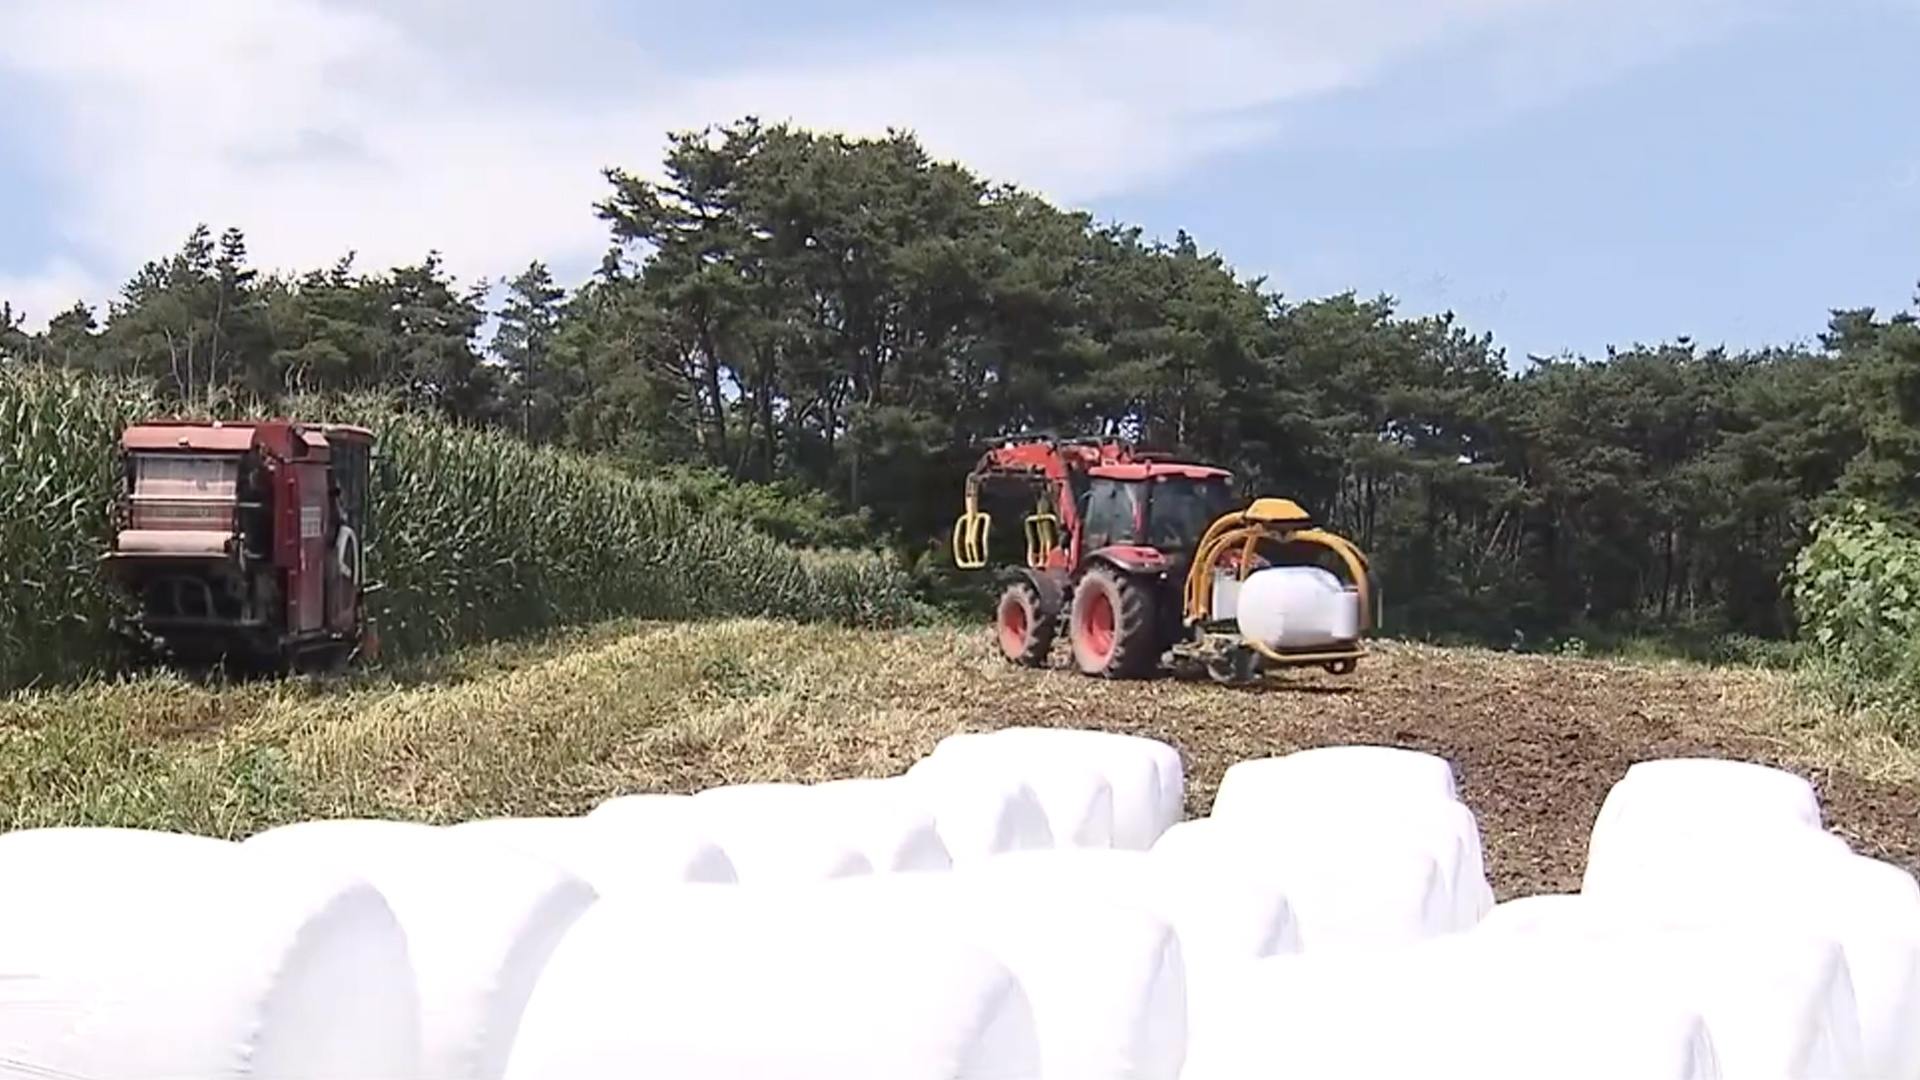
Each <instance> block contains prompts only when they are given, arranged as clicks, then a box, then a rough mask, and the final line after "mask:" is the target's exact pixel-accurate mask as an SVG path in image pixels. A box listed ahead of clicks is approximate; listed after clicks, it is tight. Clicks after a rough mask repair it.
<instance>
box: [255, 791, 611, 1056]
mask: <svg viewBox="0 0 1920 1080" xmlns="http://www.w3.org/2000/svg"><path fill="white" fill-rule="evenodd" d="M243 846H244V847H246V848H248V849H251V850H253V851H257V852H259V853H260V854H261V855H263V856H265V855H272V856H276V857H279V858H281V859H283V860H285V861H286V862H288V863H292V864H300V863H304V864H308V865H316V866H333V867H338V868H340V869H342V870H346V871H349V872H352V873H357V874H359V875H361V876H362V877H365V878H366V879H367V880H368V881H370V882H372V883H373V884H374V886H375V887H376V888H378V889H379V890H380V892H381V893H382V894H383V895H385V896H386V898H387V902H388V903H389V904H390V905H392V907H393V910H394V913H395V914H397V915H398V916H399V917H400V923H401V925H402V926H403V927H405V928H406V932H407V944H408V949H409V951H410V953H411V954H412V957H413V966H414V973H415V978H416V980H417V981H418V984H419V989H420V1003H421V1006H420V1013H421V1021H422V1030H423V1038H422V1041H423V1043H424V1050H423V1059H424V1073H423V1075H424V1076H425V1077H426V1078H427V1080H492V1078H495V1077H498V1076H500V1075H501V1073H502V1071H503V1070H504V1068H505V1066H506V1057H507V1051H508V1050H509V1049H510V1048H511V1047H512V1045H513V1039H514V1033H515V1031H516V1030H517V1029H518V1027H519V1023H520V1014H521V1011H522V1009H523V1008H524V1007H525V1005H526V1001H527V997H528V995H529V994H531V993H532V991H533V986H534V983H535V981H536V980H537V979H538V978H539V976H540V972H541V969H542V968H544V967H545V966H546V962H547V958H548V957H549V956H550V955H551V954H552V952H553V950H554V948H555V947H556V946H557V945H558V944H559V942H560V939H561V937H562V936H563V935H564V934H565V933H566V932H567V930H568V928H569V927H571V926H572V925H573V923H574V922H575V921H576V920H577V919H579V918H580V916H581V914H582V913H584V912H585V911H586V910H587V909H588V908H590V907H591V906H592V905H593V903H594V901H595V900H596V899H597V895H596V894H595V893H594V891H593V888H592V886H590V885H588V884H587V883H586V882H585V881H582V880H581V879H580V878H578V877H576V876H574V875H573V874H571V873H568V872H567V871H565V870H563V869H561V868H560V867H558V866H555V865H554V864H552V863H550V862H547V861H545V860H543V859H538V858H535V857H533V856H530V855H525V854H522V853H521V852H518V851H514V850H511V849H509V848H505V847H502V846H500V845H497V844H489V843H485V842H482V841H480V840H477V839H463V838H461V837H456V836H454V835H452V834H450V833H449V832H446V831H443V830H439V829H435V828H433V827H431V826H427V825H416V824H410V823H406V822H397V821H370V820H352V819H342V820H334V821H308V822H302V823H300V824H297V825H288V826H283V827H281V828H278V829H269V830H268V831H266V832H263V833H260V834H259V835H257V836H254V837H252V838H251V839H249V840H247V841H246V842H245V843H244V845H243Z"/></svg>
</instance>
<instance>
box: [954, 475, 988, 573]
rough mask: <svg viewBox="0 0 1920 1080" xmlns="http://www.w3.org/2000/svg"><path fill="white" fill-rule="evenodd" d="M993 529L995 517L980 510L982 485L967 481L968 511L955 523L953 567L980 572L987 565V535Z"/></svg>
mask: <svg viewBox="0 0 1920 1080" xmlns="http://www.w3.org/2000/svg"><path fill="white" fill-rule="evenodd" d="M992 528H993V515H992V514H989V513H986V512H984V511H982V510H981V509H980V485H979V484H978V483H977V482H975V481H973V480H971V479H969V480H968V481H967V502H966V510H965V511H963V512H962V513H961V515H960V517H959V519H958V520H956V521H955V522H954V523H953V565H955V566H957V567H959V568H960V569H962V570H980V569H984V568H985V567H986V565H987V533H988V531H989V530H990V529H992Z"/></svg>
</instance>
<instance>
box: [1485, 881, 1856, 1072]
mask: <svg viewBox="0 0 1920 1080" xmlns="http://www.w3.org/2000/svg"><path fill="white" fill-rule="evenodd" d="M1489 921H1490V922H1491V923H1492V926H1491V927H1487V928H1482V929H1476V930H1475V932H1474V933H1473V934H1472V935H1470V936H1471V937H1472V938H1474V939H1475V940H1476V941H1493V942H1505V943H1510V947H1511V948H1513V949H1514V950H1515V951H1518V952H1523V953H1525V954H1526V955H1528V956H1530V957H1532V958H1533V959H1534V960H1536V961H1538V962H1541V963H1549V962H1558V963H1562V964H1567V965H1569V966H1571V967H1575V968H1577V969H1578V970H1580V971H1582V972H1587V973H1593V972H1599V971H1619V972H1623V973H1626V974H1627V975H1630V976H1631V977H1633V978H1636V979H1638V980H1639V981H1640V982H1641V983H1642V984H1643V985H1644V986H1645V987H1646V988H1648V991H1649V992H1651V990H1652V988H1655V987H1658V988H1660V990H1661V991H1662V992H1664V993H1671V994H1674V995H1676V996H1677V997H1678V998H1679V999H1680V1000H1682V1001H1684V1002H1686V1003H1687V1005H1688V1006H1689V1007H1691V1008H1694V1009H1696V1010H1697V1011H1698V1012H1699V1013H1700V1015H1701V1016H1702V1017H1703V1018H1704V1019H1705V1020H1706V1023H1707V1026H1708V1027H1709V1028H1710V1029H1711V1030H1712V1032H1713V1040H1714V1046H1715V1049H1716V1051H1717V1053H1718V1055H1719V1058H1720V1062H1721V1068H1722V1069H1723V1070H1724V1071H1725V1073H1726V1075H1728V1076H1730V1077H1732V1076H1755V1077H1781V1078H1786V1080H1848V1078H1854V1080H1867V1078H1869V1077H1875V1078H1876V1080H1877V1077H1878V1075H1879V1074H1876V1073H1873V1072H1870V1071H1867V1064H1866V1062H1867V1058H1866V1047H1865V1045H1864V1042H1863V1039H1862V1030H1861V1025H1860V1016H1859V1012H1858V1007H1857V1002H1856V999H1855V996H1854V987H1853V980H1852V974H1851V970H1850V968H1849V967H1848V964H1847V956H1846V951H1845V949H1844V948H1843V947H1842V945H1841V944H1840V942H1839V941H1838V940H1836V939H1835V938H1834V937H1833V936H1832V935H1829V934H1823V933H1819V932H1816V931H1812V930H1808V929H1805V928H1798V927H1793V926H1774V925H1761V924H1759V923H1756V922H1749V921H1744V920H1738V919H1736V920H1734V921H1731V922H1729V923H1723V924H1715V925H1705V924H1699V923H1693V924H1688V923H1684V922H1675V921H1669V920H1666V919H1662V918H1658V917H1647V916H1645V915H1642V914H1638V913H1633V912H1628V911H1625V910H1623V909H1620V908H1617V907H1614V906H1611V905H1607V904H1595V903H1592V902H1589V901H1586V900H1584V899H1583V900H1579V901H1573V902H1561V903H1555V904H1553V905H1551V906H1550V907H1541V908H1538V909H1536V910H1534V911H1532V912H1529V913H1528V914H1527V916H1526V917H1525V918H1524V919H1521V918H1504V917H1503V918H1501V919H1499V920H1497V921H1495V920H1489Z"/></svg>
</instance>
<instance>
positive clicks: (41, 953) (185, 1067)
mask: <svg viewBox="0 0 1920 1080" xmlns="http://www.w3.org/2000/svg"><path fill="white" fill-rule="evenodd" d="M418 1008H419V1006H418V997H417V994H416V992H415V985H414V976H413V968H412V965H411V963H410V960H409V956H408V947H407V939H406V934H405V931H404V930H403V929H402V927H401V926H400V924H399V921H398V920H397V919H396V918H395V917H394V914H393V912H392V910H391V909H390V908H389V906H388V904H387V902H386V900H385V898H384V897H382V895H381V894H380V893H379V891H378V890H376V889H375V888H374V887H373V886H372V885H371V884H369V883H367V882H366V881H364V880H363V879H361V878H359V877H357V876H355V875H353V874H350V873H346V872H344V871H339V870H334V869H329V868H323V867H292V868H289V867H284V866H281V865H278V864H277V863H275V862H273V861H272V860H262V859H259V858H257V857H255V855H254V853H252V852H249V851H247V850H245V849H244V848H242V847H241V845H239V844H235V843H232V842H230V841H226V840H214V839H209V838H205V837H198V836H184V835H180V834H175V833H164V832H147V831H141V830H131V829H33V830H25V831H20V832H11V833H5V834H0V1074H11V1073H14V1072H17V1073H18V1074H19V1075H22V1076H36V1077H86V1078H88V1080H153V1078H154V1077H162V1076H166V1077H248V1078H253V1080H296V1078H297V1080H367V1078H369V1077H395V1078H402V1080H410V1078H414V1077H419V1076H421V1075H422V1074H421V1057H420V1051H421V1042H420V1016H419V1012H418Z"/></svg>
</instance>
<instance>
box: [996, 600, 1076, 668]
mask: <svg viewBox="0 0 1920 1080" xmlns="http://www.w3.org/2000/svg"><path fill="white" fill-rule="evenodd" d="M1059 616H1060V612H1059V611H1058V610H1057V609H1054V610H1049V608H1048V606H1047V604H1046V602H1045V601H1044V600H1042V599H1041V597H1040V590H1039V589H1036V588H1034V587H1033V582H1031V581H1016V582H1013V583H1012V584H1010V585H1008V586H1007V588H1006V591H1005V592H1002V593H1001V594H1000V607H999V609H998V611H997V613H996V615H995V616H994V623H993V628H994V636H995V637H996V638H997V639H998V640H999V642H1000V655H1001V656H1004V657H1006V658H1007V660H1008V662H1010V663H1015V664H1020V665H1022V666H1024V667H1045V666H1047V657H1048V656H1049V655H1051V654H1052V652H1053V638H1054V635H1055V634H1056V633H1058V632H1059V629H1060V627H1059Z"/></svg>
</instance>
